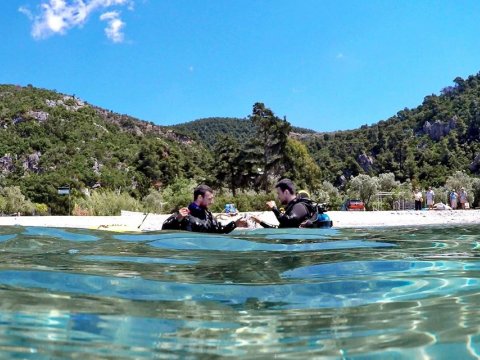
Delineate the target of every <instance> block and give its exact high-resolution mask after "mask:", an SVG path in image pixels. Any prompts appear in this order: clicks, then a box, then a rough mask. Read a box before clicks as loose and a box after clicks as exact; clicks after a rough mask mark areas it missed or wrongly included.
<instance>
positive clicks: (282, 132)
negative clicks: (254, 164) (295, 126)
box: [250, 103, 292, 191]
mask: <svg viewBox="0 0 480 360" xmlns="http://www.w3.org/2000/svg"><path fill="white" fill-rule="evenodd" d="M250 118H251V120H252V121H253V124H254V125H255V126H256V127H257V129H258V130H257V131H258V137H257V138H256V140H257V144H258V146H260V147H261V148H262V149H263V154H262V155H263V156H262V170H263V174H262V177H261V184H262V185H263V189H264V190H265V191H268V189H269V185H270V184H269V177H270V176H272V175H275V174H276V173H277V172H278V170H279V168H280V166H281V165H282V164H283V163H284V160H285V148H286V146H287V140H288V134H289V133H290V130H291V128H292V127H291V125H290V123H289V122H288V121H287V120H281V119H279V118H278V117H276V116H275V115H274V113H273V111H272V110H270V109H269V108H267V107H265V105H264V104H263V103H255V104H254V105H253V110H252V115H251V117H250Z"/></svg>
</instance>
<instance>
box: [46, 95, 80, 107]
mask: <svg viewBox="0 0 480 360" xmlns="http://www.w3.org/2000/svg"><path fill="white" fill-rule="evenodd" d="M46 103H47V106H49V107H56V106H63V107H64V108H65V109H67V110H70V111H77V110H78V109H81V108H83V107H84V106H85V102H84V101H83V100H80V99H78V98H76V97H74V96H67V95H65V96H64V97H63V98H61V99H58V100H49V99H47V100H46Z"/></svg>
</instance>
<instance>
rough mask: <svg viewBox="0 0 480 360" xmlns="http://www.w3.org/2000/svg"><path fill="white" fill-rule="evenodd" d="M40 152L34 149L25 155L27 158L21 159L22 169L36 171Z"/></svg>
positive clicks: (37, 170) (38, 169)
mask: <svg viewBox="0 0 480 360" xmlns="http://www.w3.org/2000/svg"><path fill="white" fill-rule="evenodd" d="M41 156H42V153H41V152H40V151H36V152H34V153H33V154H30V155H28V156H27V158H26V159H25V160H24V161H23V169H24V170H26V171H32V172H35V173H38V172H39V171H40V168H39V166H38V164H39V163H40V157H41Z"/></svg>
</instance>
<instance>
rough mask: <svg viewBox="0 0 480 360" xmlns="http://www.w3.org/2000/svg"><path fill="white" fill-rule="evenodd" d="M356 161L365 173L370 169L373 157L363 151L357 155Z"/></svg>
mask: <svg viewBox="0 0 480 360" xmlns="http://www.w3.org/2000/svg"><path fill="white" fill-rule="evenodd" d="M357 162H358V164H359V165H360V166H361V167H362V169H363V170H364V171H365V172H367V173H368V172H370V170H371V169H372V166H373V158H372V157H371V156H368V155H367V154H365V153H363V154H360V155H358V158H357Z"/></svg>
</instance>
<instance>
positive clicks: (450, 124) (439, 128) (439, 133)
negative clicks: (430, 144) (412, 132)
mask: <svg viewBox="0 0 480 360" xmlns="http://www.w3.org/2000/svg"><path fill="white" fill-rule="evenodd" d="M456 127H457V118H456V117H455V116H454V117H452V118H451V119H450V120H448V121H440V120H436V121H435V122H434V123H433V124H431V123H430V122H429V121H426V122H425V124H423V132H424V133H425V134H427V135H428V136H429V137H430V138H431V139H432V140H440V139H441V138H443V137H444V136H446V135H448V134H449V133H450V131H452V130H453V129H455V128H456Z"/></svg>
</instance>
